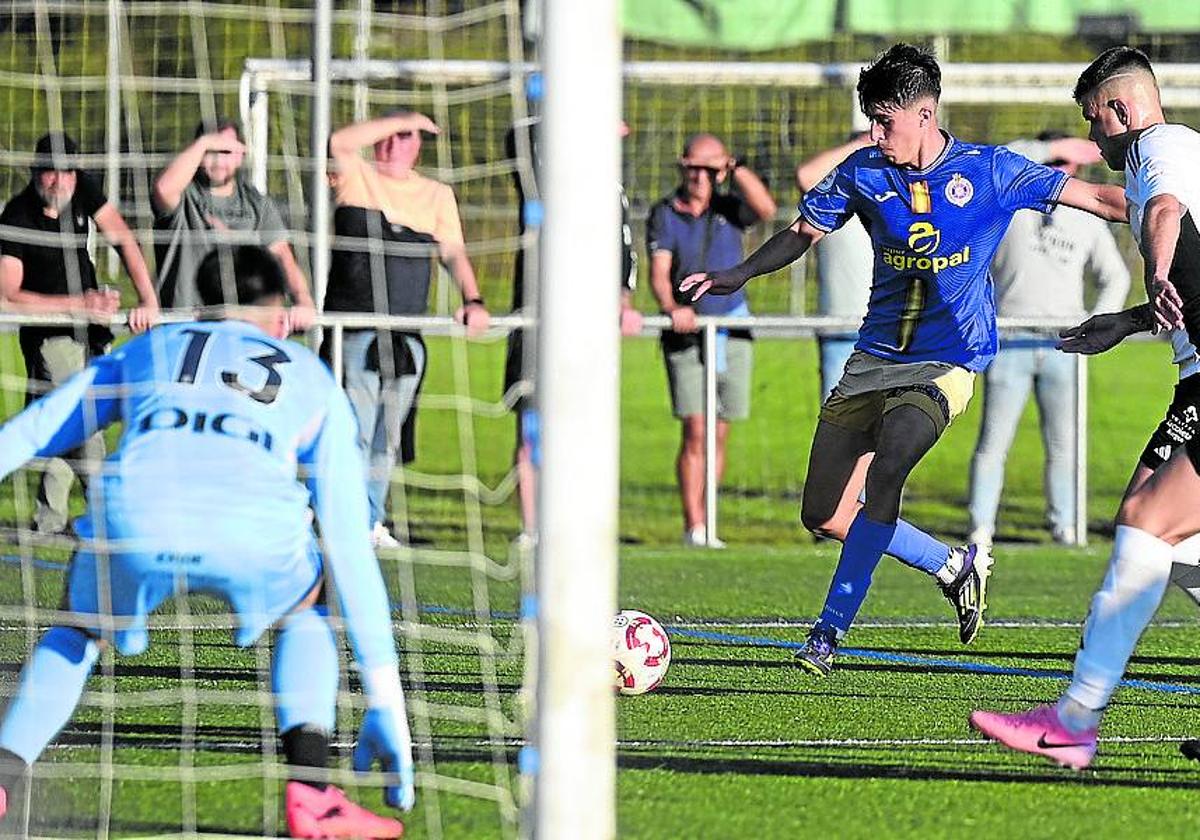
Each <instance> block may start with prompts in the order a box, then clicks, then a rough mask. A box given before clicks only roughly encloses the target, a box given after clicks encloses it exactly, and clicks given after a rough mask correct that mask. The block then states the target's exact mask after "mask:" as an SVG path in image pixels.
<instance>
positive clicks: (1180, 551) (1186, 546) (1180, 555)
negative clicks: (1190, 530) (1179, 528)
mask: <svg viewBox="0 0 1200 840" xmlns="http://www.w3.org/2000/svg"><path fill="white" fill-rule="evenodd" d="M1171 559H1172V560H1174V561H1175V562H1176V563H1181V564H1183V565H1185V566H1200V533H1197V534H1192V535H1191V536H1190V537H1188V538H1187V539H1186V540H1183V541H1182V542H1177V543H1175V551H1174V553H1173V554H1172V555H1171Z"/></svg>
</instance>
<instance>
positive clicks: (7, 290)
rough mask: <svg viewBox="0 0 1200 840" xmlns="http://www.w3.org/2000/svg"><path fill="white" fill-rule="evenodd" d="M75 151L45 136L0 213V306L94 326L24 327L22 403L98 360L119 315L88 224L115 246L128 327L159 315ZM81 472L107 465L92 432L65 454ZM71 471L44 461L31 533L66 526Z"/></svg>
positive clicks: (125, 232) (127, 237) (113, 216)
mask: <svg viewBox="0 0 1200 840" xmlns="http://www.w3.org/2000/svg"><path fill="white" fill-rule="evenodd" d="M78 155H79V146H78V144H77V143H76V142H75V141H74V140H73V139H72V138H71V137H69V136H68V135H65V134H60V133H54V134H47V135H45V136H44V137H42V138H41V139H40V140H38V142H37V146H36V148H35V149H34V162H33V177H32V178H31V179H30V181H29V184H28V185H27V186H26V187H25V188H24V189H23V190H21V192H19V193H17V194H16V195H15V196H13V198H12V199H11V200H10V201H9V202H8V204H7V205H5V207H4V211H3V212H2V213H0V299H2V301H3V305H4V307H5V308H7V309H13V310H18V311H23V312H39V313H73V314H78V315H84V316H87V317H88V318H89V319H91V320H94V321H96V323H93V324H88V325H84V324H79V325H76V326H26V327H21V329H20V332H19V334H18V338H19V341H20V345H21V353H22V355H23V356H24V357H25V373H26V379H27V383H28V384H27V387H26V403H30V402H32V401H33V400H35V399H37V397H39V396H40V395H41V394H43V393H45V392H46V391H48V390H50V389H51V387H53V386H54V385H58V384H59V383H61V382H63V381H65V380H66V379H67V378H68V377H70V376H71V375H72V374H74V373H76V372H77V371H80V370H82V369H83V367H84V365H85V364H86V363H87V359H88V357H89V356H95V355H99V354H101V353H103V352H104V351H105V348H106V347H107V345H108V343H109V342H110V341H112V338H113V335H112V332H110V331H109V329H108V327H107V326H106V324H107V322H108V320H109V318H110V317H111V316H112V315H113V313H115V312H116V311H117V307H118V304H119V299H118V296H117V293H116V291H115V290H112V289H104V290H101V289H100V288H99V286H98V284H97V282H96V268H95V266H94V265H93V264H92V258H91V256H90V254H89V253H88V242H89V240H90V238H91V235H92V223H93V222H94V223H95V228H96V229H98V230H99V231H100V233H101V234H103V235H104V237H105V239H106V240H107V241H108V242H109V243H110V244H111V245H112V246H113V247H115V248H116V249H117V251H118V253H119V254H120V255H121V262H122V263H123V264H124V266H125V271H126V273H128V275H129V278H130V280H132V281H133V286H134V289H135V290H136V291H137V295H138V306H137V307H135V308H134V309H132V310H130V312H129V326H130V328H131V329H132V330H133V331H134V332H142V331H144V330H147V329H149V328H150V327H151V326H153V324H154V322H155V321H156V320H157V317H158V302H157V301H156V299H155V297H154V285H153V283H152V281H151V280H150V272H149V271H148V270H147V268H146V261H145V260H144V259H143V257H142V252H141V250H140V249H139V248H138V245H137V241H136V240H135V239H134V236H133V233H132V232H131V231H130V229H129V226H128V225H127V224H126V223H125V220H124V218H122V216H121V213H120V211H118V210H117V208H116V207H115V206H114V205H113V204H112V203H111V202H110V201H109V200H108V198H107V197H106V196H105V195H104V191H103V190H102V189H101V187H100V185H99V183H97V182H96V180H95V179H93V178H92V177H91V176H90V175H88V174H87V173H86V172H83V171H82V170H80V169H79V166H78ZM72 458H73V459H75V460H76V462H77V463H78V464H80V465H81V466H82V468H83V470H84V471H85V472H83V473H81V475H84V474H85V473H86V471H87V470H89V469H92V468H94V466H95V465H96V464H98V463H99V462H100V461H101V460H102V459H103V458H104V441H103V439H102V438H101V437H100V436H99V435H95V436H93V437H92V438H90V439H89V440H88V442H87V443H86V444H84V446H83V447H82V449H81V450H80V451H79V452H77V453H73V454H72ZM73 481H74V472H73V470H72V468H71V466H70V465H69V464H68V463H67V461H65V460H63V459H61V458H54V459H50V460H48V461H47V462H46V463H45V472H44V474H43V477H42V483H41V487H40V488H39V491H38V502H37V509H36V511H35V513H34V527H35V528H37V530H38V531H41V532H44V533H58V532H61V531H63V530H64V529H65V528H66V526H67V518H68V507H67V503H68V499H69V497H70V492H71V484H72V483H73Z"/></svg>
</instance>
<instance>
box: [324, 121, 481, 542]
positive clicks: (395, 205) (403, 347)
mask: <svg viewBox="0 0 1200 840" xmlns="http://www.w3.org/2000/svg"><path fill="white" fill-rule="evenodd" d="M422 132H424V133H426V134H437V133H438V127H437V126H436V125H434V123H433V121H432V120H430V119H429V118H428V117H426V116H425V115H423V114H417V113H412V112H400V113H395V114H390V115H388V116H384V117H379V118H378V119H373V120H367V121H365V122H359V123H352V124H351V125H348V126H346V127H344V128H341V129H338V130H337V131H335V132H334V134H333V136H332V137H331V138H330V141H329V152H330V155H331V156H332V158H333V161H334V164H335V166H336V168H337V177H336V178H335V179H334V181H333V183H334V188H335V204H336V210H335V212H334V233H335V237H336V238H335V242H334V246H333V254H332V259H331V263H330V269H329V285H328V290H327V292H326V297H325V307H324V308H325V311H326V312H373V313H379V314H387V315H421V314H424V313H425V312H427V311H428V305H429V286H430V283H431V280H432V276H433V263H434V261H435V260H436V261H437V262H440V263H441V264H442V265H443V266H445V268H446V270H447V271H449V272H450V276H451V277H452V278H454V281H455V283H457V284H458V287H459V290H460V291H461V292H462V299H463V305H462V307H461V308H459V309H458V311H457V313H456V314H455V317H456V318H457V319H458V320H459V321H460V322H461V323H462V324H464V325H465V326H466V327H467V332H468V334H470V335H478V334H480V333H482V332H483V331H485V330H486V329H487V328H488V323H489V319H490V316H489V314H488V311H487V307H486V306H485V305H484V302H483V298H482V296H480V294H479V285H478V283H477V282H476V279H475V269H474V268H473V267H472V265H471V261H470V259H469V258H468V257H467V251H466V246H465V243H464V241H463V232H462V221H461V220H460V218H459V215H458V202H457V201H456V200H455V198H454V191H453V190H452V189H451V188H450V187H449V186H448V185H446V184H443V183H440V182H438V181H435V180H433V179H432V178H426V177H425V176H423V175H421V174H419V173H418V172H417V171H416V170H415V169H414V168H413V167H414V166H415V165H416V162H417V158H418V157H419V156H420V153H421V134H422ZM366 147H372V149H373V151H374V154H373V160H370V161H368V160H366V159H365V158H364V157H363V156H362V150H363V149H364V148H366ZM342 364H343V377H344V379H343V381H344V383H345V388H346V393H347V395H348V396H349V397H350V401H351V403H352V404H353V405H354V410H355V413H356V414H357V415H358V426H359V445H360V447H361V448H362V450H363V453H364V456H365V457H366V459H367V463H368V479H367V489H368V495H369V498H370V502H371V516H372V518H373V530H372V537H373V539H374V540H375V543H376V545H378V546H383V547H394V546H396V545H398V544H399V543H398V542H397V541H396V539H395V538H394V537H393V536H392V534H391V532H390V530H389V529H388V528H387V526H386V525H385V519H386V512H387V497H388V490H389V489H390V487H391V475H392V468H393V467H394V466H395V464H396V456H397V454H398V453H400V452H401V451H402V446H401V441H402V436H403V435H402V431H403V429H404V426H405V419H406V418H407V417H408V416H409V414H410V412H411V411H412V410H413V409H414V407H415V404H416V398H417V392H418V390H419V388H420V384H421V378H422V376H423V375H424V373H425V345H424V343H423V342H422V341H421V336H420V335H419V334H418V333H413V332H400V331H389V330H374V329H366V330H346V333H345V339H344V342H343V348H342Z"/></svg>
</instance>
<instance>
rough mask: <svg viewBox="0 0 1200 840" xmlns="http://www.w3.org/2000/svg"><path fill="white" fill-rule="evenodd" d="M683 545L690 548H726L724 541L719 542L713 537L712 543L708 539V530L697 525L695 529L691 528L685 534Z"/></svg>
mask: <svg viewBox="0 0 1200 840" xmlns="http://www.w3.org/2000/svg"><path fill="white" fill-rule="evenodd" d="M683 544H684V545H686V546H688V547H689V548H724V547H725V542H724V540H719V539H717V538H716V537H713V539H712V541H711V542H710V541H709V539H708V529H707V528H705V527H704V526H703V525H697V526H695V527H694V528H689V529H688V530H686V531H684V532H683Z"/></svg>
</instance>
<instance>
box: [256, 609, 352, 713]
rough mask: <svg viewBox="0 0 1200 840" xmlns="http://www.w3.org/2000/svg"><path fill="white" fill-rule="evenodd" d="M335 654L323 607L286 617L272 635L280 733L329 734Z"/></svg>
mask: <svg viewBox="0 0 1200 840" xmlns="http://www.w3.org/2000/svg"><path fill="white" fill-rule="evenodd" d="M337 684H338V654H337V641H336V640H335V639H334V637H333V628H332V627H330V626H329V621H328V620H327V619H326V617H325V608H324V607H306V608H305V609H302V610H299V611H297V612H294V613H292V614H291V615H289V616H287V618H285V619H284V620H283V622H282V623H281V624H280V626H279V629H278V631H276V634H275V650H274V652H273V655H272V659H271V689H272V691H274V693H275V720H276V722H277V723H278V725H279V731H280V732H287V731H288V730H290V729H294V728H296V727H298V726H309V727H311V728H314V729H319V730H323V731H325V732H332V731H333V727H334V723H335V719H336V716H337Z"/></svg>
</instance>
